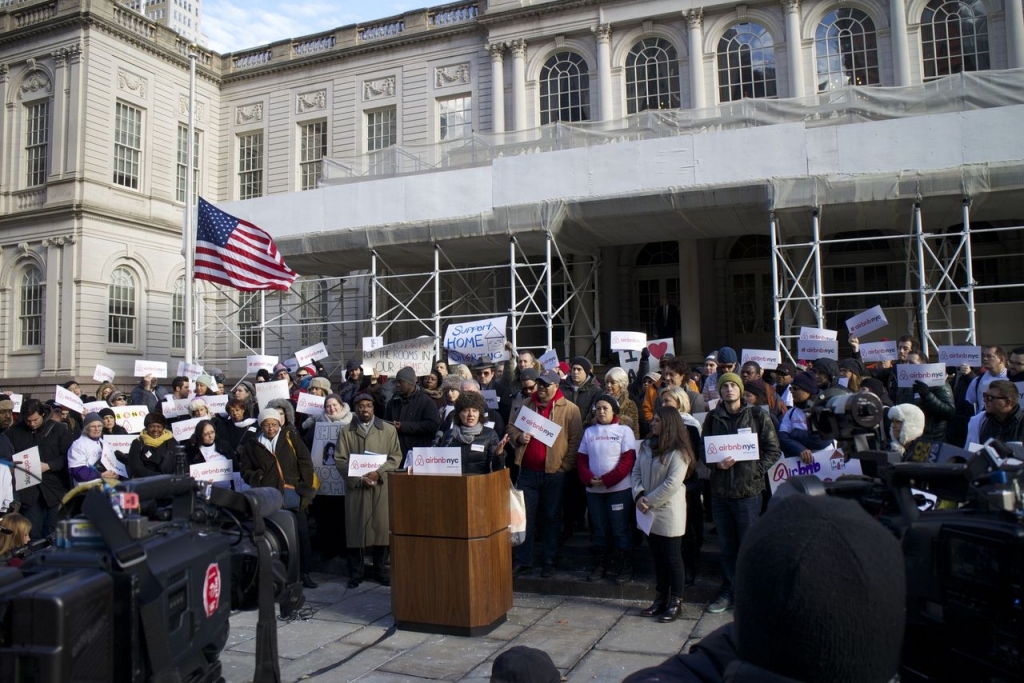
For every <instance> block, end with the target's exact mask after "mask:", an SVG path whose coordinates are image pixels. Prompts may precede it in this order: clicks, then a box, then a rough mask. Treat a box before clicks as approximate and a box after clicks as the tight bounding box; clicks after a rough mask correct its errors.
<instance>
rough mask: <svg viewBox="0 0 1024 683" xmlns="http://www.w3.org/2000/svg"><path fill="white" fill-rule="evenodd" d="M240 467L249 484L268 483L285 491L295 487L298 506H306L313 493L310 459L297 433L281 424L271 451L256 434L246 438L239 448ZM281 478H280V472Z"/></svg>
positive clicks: (282, 491) (314, 493)
mask: <svg viewBox="0 0 1024 683" xmlns="http://www.w3.org/2000/svg"><path fill="white" fill-rule="evenodd" d="M238 464H239V471H240V472H241V474H242V480H243V481H245V483H246V484H248V485H249V486H269V487H271V488H275V489H277V490H278V491H280V492H281V493H282V494H284V491H285V489H286V488H294V489H295V492H296V493H297V494H299V499H300V508H301V509H303V510H305V509H306V507H307V506H308V505H309V502H310V501H311V500H313V497H314V496H315V495H316V490H315V489H314V488H313V460H312V459H311V458H310V457H309V450H308V449H307V448H306V444H304V443H303V442H302V439H301V438H300V437H299V433H298V432H297V431H296V430H295V429H294V428H293V427H291V426H284V427H282V428H281V431H280V432H278V435H277V443H276V444H275V448H274V452H273V453H271V452H270V451H269V450H268V449H267V447H266V446H264V445H263V444H262V443H260V440H259V437H258V436H256V437H254V438H250V439H246V440H245V441H244V442H242V445H241V446H240V447H239V449H238ZM282 474H283V475H284V481H281V475H282Z"/></svg>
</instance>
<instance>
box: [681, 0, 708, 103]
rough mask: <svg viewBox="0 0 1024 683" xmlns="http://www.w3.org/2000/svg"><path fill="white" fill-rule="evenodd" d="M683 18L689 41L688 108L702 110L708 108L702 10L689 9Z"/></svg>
mask: <svg viewBox="0 0 1024 683" xmlns="http://www.w3.org/2000/svg"><path fill="white" fill-rule="evenodd" d="M683 16H684V17H685V18H686V27H687V33H688V34H689V39H690V45H689V50H690V106H691V107H692V108H694V109H704V108H705V107H706V106H708V105H707V93H705V92H704V10H703V9H700V8H698V9H691V10H688V11H687V12H685V13H684V14H683Z"/></svg>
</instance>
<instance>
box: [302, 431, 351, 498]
mask: <svg viewBox="0 0 1024 683" xmlns="http://www.w3.org/2000/svg"><path fill="white" fill-rule="evenodd" d="M343 426H344V425H342V424H341V423H340V422H316V423H314V425H313V447H312V448H311V449H309V457H310V459H311V460H312V461H313V469H314V470H316V473H317V475H318V476H319V477H320V490H319V491H317V494H316V495H317V496H344V495H345V478H344V477H343V476H342V474H341V470H339V469H338V467H337V463H335V461H334V450H335V448H337V444H338V435H339V434H340V433H341V430H342V427H343Z"/></svg>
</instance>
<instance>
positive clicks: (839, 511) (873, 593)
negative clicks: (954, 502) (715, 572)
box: [734, 495, 906, 683]
mask: <svg viewBox="0 0 1024 683" xmlns="http://www.w3.org/2000/svg"><path fill="white" fill-rule="evenodd" d="M904 572H905V569H904V562H903V553H902V551H901V549H900V545H899V542H898V541H897V540H896V538H895V537H894V536H893V535H892V534H891V533H890V532H889V531H887V530H886V529H885V527H883V526H882V525H881V524H879V523H878V522H876V521H875V520H874V519H872V518H871V516H870V515H868V513H866V512H865V511H864V510H863V509H862V508H861V507H860V506H859V505H858V504H857V503H855V502H853V501H847V500H841V499H838V498H832V497H829V496H820V497H817V496H807V495H792V496H788V497H786V498H784V499H781V500H779V501H777V502H776V503H775V504H773V505H771V506H769V508H768V512H767V513H765V515H764V516H763V517H762V518H761V519H760V520H758V521H757V522H756V523H755V524H754V525H753V527H752V528H751V529H750V531H748V532H747V536H746V538H744V539H743V544H742V546H741V548H740V552H739V558H738V560H737V564H736V583H735V595H734V598H735V605H736V606H735V638H736V651H737V654H738V655H739V657H740V659H742V660H743V661H746V662H749V663H751V664H753V665H755V666H759V667H761V668H764V669H767V670H769V671H771V672H773V673H775V674H779V675H781V676H785V677H787V678H790V679H793V680H797V681H805V682H806V683H811V682H815V681H828V682H829V683H846V682H849V683H885V682H887V681H889V680H890V679H891V678H892V677H893V676H894V675H895V674H896V672H897V670H898V669H899V665H900V656H901V650H902V646H903V628H904V622H905V620H906V613H905V600H906V577H905V573H904ZM794 643H799V644H800V646H799V647H794V646H793V644H794Z"/></svg>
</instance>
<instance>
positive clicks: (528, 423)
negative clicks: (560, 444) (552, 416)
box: [515, 406, 562, 448]
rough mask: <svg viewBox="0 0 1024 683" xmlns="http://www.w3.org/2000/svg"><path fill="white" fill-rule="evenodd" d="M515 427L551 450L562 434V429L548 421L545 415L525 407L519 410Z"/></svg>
mask: <svg viewBox="0 0 1024 683" xmlns="http://www.w3.org/2000/svg"><path fill="white" fill-rule="evenodd" d="M515 426H516V428H517V429H519V430H520V431H523V432H526V433H527V434H529V435H530V436H532V437H533V438H535V439H537V440H539V441H540V442H541V443H542V444H544V445H545V446H547V447H548V448H551V446H553V445H554V444H555V439H557V438H558V435H559V434H560V433H561V432H562V427H561V426H560V425H558V424H556V423H554V422H552V421H551V420H549V419H547V418H546V417H544V416H543V415H541V414H539V413H537V412H534V411H532V410H530V409H529V408H527V407H526V406H523V407H522V408H521V409H520V410H519V415H518V417H516V421H515Z"/></svg>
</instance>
